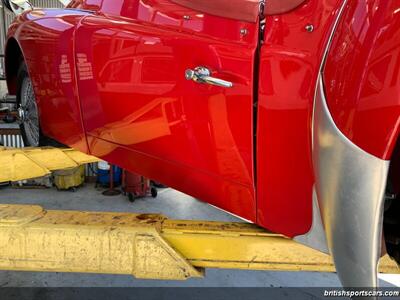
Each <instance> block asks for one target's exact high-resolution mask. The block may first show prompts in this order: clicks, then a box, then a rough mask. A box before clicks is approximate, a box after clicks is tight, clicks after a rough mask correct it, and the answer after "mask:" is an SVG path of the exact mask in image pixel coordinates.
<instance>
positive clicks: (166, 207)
mask: <svg viewBox="0 0 400 300" xmlns="http://www.w3.org/2000/svg"><path fill="white" fill-rule="evenodd" d="M0 203H14V204H38V205H41V206H43V207H44V208H46V209H64V210H96V211H116V212H141V213H145V212H149V213H150V212H152V213H162V214H164V215H166V216H167V217H169V218H176V219H203V220H216V221H240V220H239V219H237V218H235V217H233V216H231V215H229V214H227V213H225V212H223V211H220V210H218V209H216V208H214V207H211V206H209V205H207V204H205V203H202V202H200V201H197V200H196V199H194V198H192V197H190V196H187V195H185V194H182V193H180V192H177V191H175V190H172V189H161V190H159V195H158V197H157V198H155V199H153V198H143V199H138V200H136V201H135V202H134V203H130V202H128V200H127V198H126V197H124V196H122V195H120V196H115V197H105V196H103V195H102V194H101V190H96V189H95V187H94V185H91V184H88V185H86V186H84V187H82V188H80V189H78V191H77V192H75V193H73V192H69V191H62V192H59V191H56V190H55V189H29V190H24V189H12V188H9V187H7V188H3V189H0ZM339 285H340V284H339V280H338V278H337V276H336V274H334V273H315V272H266V271H240V270H218V269H208V270H207V272H206V277H205V278H204V279H189V280H187V281H172V282H171V281H162V280H138V279H135V278H133V277H132V276H125V275H97V274H63V273H33V272H9V271H0V287H4V286H7V287H22V286H23V287H27V286H28V287H154V286H157V287H165V286H168V287H189V286H190V287H304V286H308V287H335V286H339ZM380 285H381V286H384V287H393V286H400V276H399V275H380Z"/></svg>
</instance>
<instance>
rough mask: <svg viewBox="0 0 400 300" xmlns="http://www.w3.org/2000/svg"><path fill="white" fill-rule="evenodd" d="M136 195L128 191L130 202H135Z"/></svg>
mask: <svg viewBox="0 0 400 300" xmlns="http://www.w3.org/2000/svg"><path fill="white" fill-rule="evenodd" d="M135 199H136V198H135V196H134V195H133V194H132V193H128V200H129V202H132V203H133V202H135Z"/></svg>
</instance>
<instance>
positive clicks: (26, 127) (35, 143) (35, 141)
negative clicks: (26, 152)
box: [17, 62, 65, 147]
mask: <svg viewBox="0 0 400 300" xmlns="http://www.w3.org/2000/svg"><path fill="white" fill-rule="evenodd" d="M17 106H18V114H19V121H20V130H21V135H22V139H23V141H24V145H25V147H39V146H52V147H65V146H64V145H63V144H60V143H58V142H57V141H55V140H53V139H51V138H48V137H46V136H45V135H43V133H42V130H41V127H40V120H39V111H38V107H37V103H36V97H35V93H34V90H33V85H32V81H31V79H30V77H29V73H28V69H27V67H26V64H25V62H21V65H20V67H19V69H18V75H17Z"/></svg>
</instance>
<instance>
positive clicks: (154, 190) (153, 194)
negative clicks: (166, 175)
mask: <svg viewBox="0 0 400 300" xmlns="http://www.w3.org/2000/svg"><path fill="white" fill-rule="evenodd" d="M150 193H151V196H152V197H153V198H156V197H157V194H158V192H157V189H156V188H154V187H152V188H151V189H150Z"/></svg>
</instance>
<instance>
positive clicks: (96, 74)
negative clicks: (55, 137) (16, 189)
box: [75, 0, 258, 221]
mask: <svg viewBox="0 0 400 300" xmlns="http://www.w3.org/2000/svg"><path fill="white" fill-rule="evenodd" d="M105 4H106V5H107V6H104V7H103V8H102V11H103V13H104V15H98V16H88V17H86V18H85V19H83V21H82V23H81V24H80V26H79V27H78V29H77V31H76V46H75V47H76V49H75V50H76V61H77V73H78V75H77V77H78V89H79V94H80V99H81V103H82V113H83V117H84V126H85V129H86V132H87V134H88V139H89V144H90V145H89V146H90V147H91V151H92V153H93V154H94V155H100V156H102V157H106V158H107V159H108V160H110V161H114V162H115V163H116V164H118V165H120V166H122V167H126V166H128V167H129V168H131V169H132V170H133V171H136V172H138V173H141V174H144V175H146V176H149V177H151V178H153V179H157V180H159V181H161V182H163V183H166V184H169V185H170V186H172V187H175V188H177V189H178V190H182V191H185V192H188V193H189V194H192V195H194V196H196V197H198V198H200V199H201V200H205V201H207V202H210V203H213V204H215V205H217V206H219V207H222V208H224V209H227V210H229V211H232V212H233V213H236V214H238V215H241V216H242V217H244V218H247V219H250V220H253V221H254V220H255V198H254V185H253V157H252V136H253V115H252V110H253V99H252V98H253V97H252V96H253V67H254V66H253V62H254V52H255V48H256V42H257V30H258V28H257V24H255V23H254V24H252V23H243V22H239V21H234V20H230V19H224V18H220V17H215V16H209V15H206V14H202V13H198V12H196V11H192V10H189V9H187V8H183V7H180V6H177V5H174V4H171V2H169V1H161V0H160V1H154V0H153V1H122V0H119V1H113V2H111V1H108V2H106V3H105ZM119 15H121V16H119ZM221 28H223V29H224V30H221ZM243 29H245V30H246V33H245V34H243ZM196 66H206V67H208V68H209V69H211V70H212V71H213V76H215V77H218V78H221V79H225V80H229V81H231V82H233V84H234V86H233V88H230V89H229V88H223V87H217V86H210V85H205V84H198V83H195V82H193V81H187V80H186V79H185V76H184V74H185V70H186V69H188V68H192V69H193V68H195V67H196ZM238 195H239V196H238Z"/></svg>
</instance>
